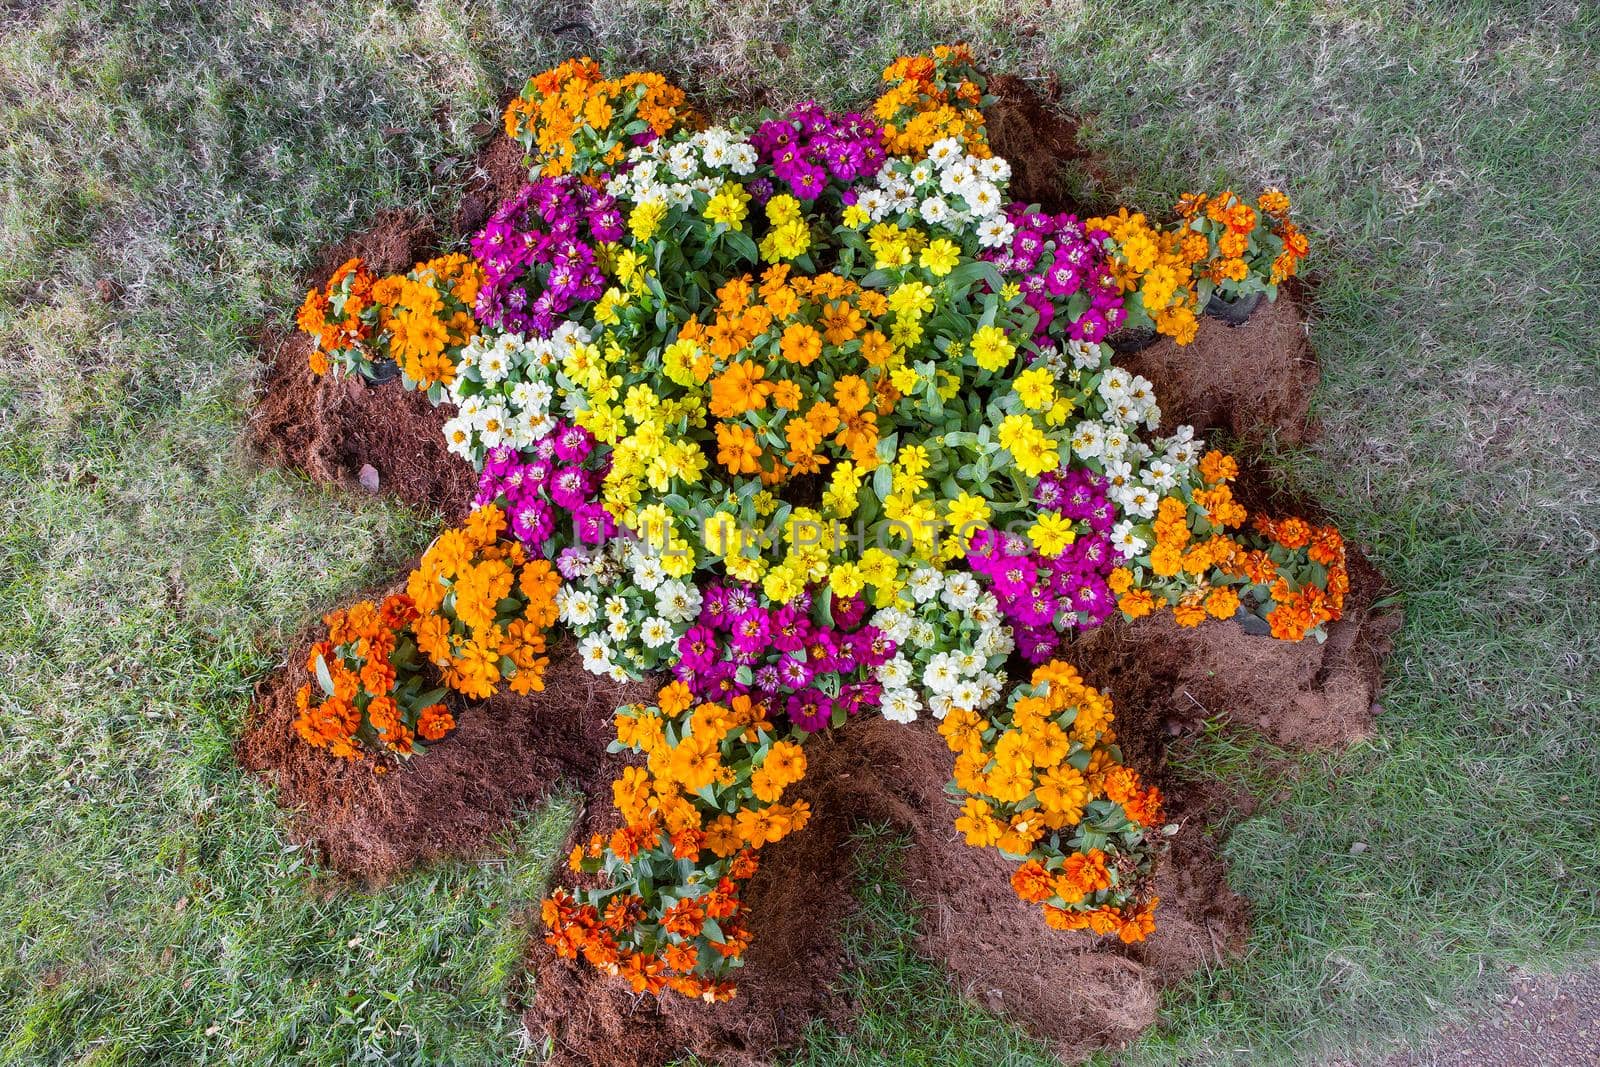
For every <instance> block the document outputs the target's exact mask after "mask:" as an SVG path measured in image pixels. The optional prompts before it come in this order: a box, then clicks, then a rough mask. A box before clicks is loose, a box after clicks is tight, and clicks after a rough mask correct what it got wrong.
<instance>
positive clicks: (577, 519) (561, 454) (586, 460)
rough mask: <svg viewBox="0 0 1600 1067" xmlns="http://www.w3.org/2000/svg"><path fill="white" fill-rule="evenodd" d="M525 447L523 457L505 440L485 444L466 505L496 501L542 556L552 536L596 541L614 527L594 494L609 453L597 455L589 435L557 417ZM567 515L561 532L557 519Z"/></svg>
mask: <svg viewBox="0 0 1600 1067" xmlns="http://www.w3.org/2000/svg"><path fill="white" fill-rule="evenodd" d="M530 451H531V452H532V456H533V458H532V459H524V458H523V455H522V453H521V452H519V451H518V450H517V449H515V448H513V447H511V446H510V445H500V446H498V447H496V448H492V449H490V450H489V451H488V453H487V454H486V455H485V456H484V458H483V473H482V474H481V475H479V476H478V495H477V497H476V498H475V499H474V500H473V502H472V506H473V507H482V506H483V505H485V504H489V503H493V502H499V504H500V506H501V507H503V508H504V509H505V512H506V518H507V519H508V520H509V521H510V523H511V532H512V533H514V534H516V536H517V539H518V540H520V541H521V542H522V543H523V544H525V545H527V546H528V548H529V550H530V551H532V552H533V553H535V554H536V555H540V556H543V557H544V558H546V559H549V558H550V557H551V556H552V555H553V553H554V549H552V548H551V547H550V542H551V541H552V540H556V541H557V542H558V544H559V543H573V542H576V543H579V544H585V545H598V544H604V543H605V541H606V540H607V538H609V537H611V536H612V535H613V534H615V533H616V532H617V524H616V521H615V520H614V519H612V517H611V513H610V512H609V511H607V510H606V509H605V507H604V506H603V505H602V504H601V503H600V500H599V495H600V485H601V483H602V482H603V481H604V480H605V476H606V472H607V471H608V470H609V469H610V466H611V460H610V453H609V452H607V453H605V454H604V458H602V453H601V451H599V450H597V449H596V448H595V439H594V435H592V434H591V433H589V431H588V430H585V429H584V428H583V427H582V426H574V425H573V424H572V423H569V422H567V421H565V420H560V421H558V422H557V423H556V427H555V429H554V430H552V431H551V432H550V433H548V434H546V435H545V436H543V437H541V438H539V440H537V441H535V442H534V444H533V446H532V448H531V450H530ZM568 516H570V521H571V523H572V529H571V535H570V537H564V536H561V534H562V531H561V530H559V529H558V526H557V523H558V520H560V519H563V518H566V517H568ZM547 549H548V551H547Z"/></svg>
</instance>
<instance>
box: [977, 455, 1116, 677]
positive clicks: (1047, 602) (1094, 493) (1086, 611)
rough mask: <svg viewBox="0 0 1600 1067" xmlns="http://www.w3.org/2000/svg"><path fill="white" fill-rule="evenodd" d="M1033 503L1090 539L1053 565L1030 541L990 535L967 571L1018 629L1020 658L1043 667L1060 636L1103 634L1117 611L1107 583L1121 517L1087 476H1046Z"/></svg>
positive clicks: (981, 540) (980, 537)
mask: <svg viewBox="0 0 1600 1067" xmlns="http://www.w3.org/2000/svg"><path fill="white" fill-rule="evenodd" d="M1034 500H1035V501H1036V502H1037V503H1038V504H1039V508H1040V511H1041V512H1055V513H1056V514H1058V515H1061V516H1063V517H1065V518H1068V519H1072V520H1073V521H1075V522H1078V523H1081V524H1082V525H1083V526H1085V527H1087V528H1088V532H1087V533H1085V534H1080V535H1079V536H1078V538H1077V539H1076V540H1075V541H1073V542H1072V544H1070V545H1068V546H1067V547H1066V549H1065V550H1064V551H1063V552H1062V553H1061V555H1059V556H1057V557H1055V558H1054V559H1050V558H1047V557H1045V556H1043V555H1041V554H1040V553H1039V552H1037V551H1035V550H1034V548H1033V546H1032V545H1031V544H1030V543H1029V542H1028V540H1027V539H1026V538H1024V537H1019V536H1017V535H1016V534H1011V533H1006V532H1003V531H1000V530H984V531H981V532H979V533H977V534H974V535H973V538H972V546H971V548H970V549H969V550H968V552H967V563H968V565H969V566H971V568H972V570H973V572H974V573H976V574H977V575H979V577H980V578H981V579H982V580H984V581H985V583H986V584H987V585H988V586H989V587H990V588H991V589H992V590H993V591H994V594H995V597H996V599H998V600H999V601H1000V613H1001V614H1002V615H1004V616H1005V617H1006V618H1007V619H1008V620H1010V622H1011V623H1012V625H1013V626H1014V627H1015V629H1016V641H1017V649H1018V651H1020V652H1021V653H1022V655H1023V656H1024V657H1025V658H1026V659H1027V660H1028V661H1029V662H1030V663H1044V662H1046V661H1047V660H1049V659H1051V658H1052V657H1053V656H1054V655H1055V654H1056V652H1057V651H1058V650H1059V648H1060V646H1061V631H1062V630H1066V629H1072V628H1078V629H1089V628H1092V627H1095V626H1099V625H1100V624H1101V623H1103V622H1105V621H1106V620H1107V619H1109V618H1110V617H1111V615H1112V613H1113V612H1114V611H1115V610H1116V606H1117V598H1116V595H1115V594H1113V593H1112V592H1111V587H1110V585H1108V584H1107V581H1106V580H1107V578H1108V577H1109V576H1110V574H1111V572H1112V570H1114V569H1115V568H1116V565H1117V555H1116V552H1115V551H1113V548H1112V544H1111V538H1110V537H1109V536H1108V535H1109V534H1110V532H1111V528H1112V527H1113V526H1114V525H1115V524H1116V509H1115V508H1114V507H1113V506H1112V504H1111V501H1110V500H1108V499H1107V498H1106V490H1105V485H1104V484H1103V483H1102V482H1101V480H1100V479H1099V478H1098V477H1096V476H1095V475H1094V474H1092V473H1090V472H1089V471H1085V470H1081V469H1074V470H1071V471H1067V472H1066V473H1064V474H1063V473H1058V472H1051V473H1049V474H1046V475H1044V476H1043V477H1042V478H1040V479H1039V482H1038V485H1037V486H1036V487H1035V489H1034Z"/></svg>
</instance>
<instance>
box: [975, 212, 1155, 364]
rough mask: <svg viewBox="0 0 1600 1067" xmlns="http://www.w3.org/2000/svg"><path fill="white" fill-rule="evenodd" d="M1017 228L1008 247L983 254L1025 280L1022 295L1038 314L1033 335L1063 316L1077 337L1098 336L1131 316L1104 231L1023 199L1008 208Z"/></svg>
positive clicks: (1045, 330) (1038, 335)
mask: <svg viewBox="0 0 1600 1067" xmlns="http://www.w3.org/2000/svg"><path fill="white" fill-rule="evenodd" d="M1006 216H1007V217H1008V218H1009V219H1010V220H1011V224H1012V225H1013V226H1014V227H1016V229H1015V232H1014V233H1013V235H1012V237H1011V244H1010V246H1009V247H1002V248H998V249H994V250H992V251H989V252H986V253H984V258H985V259H988V260H991V261H992V262H993V263H994V265H995V266H996V267H997V268H998V269H999V270H1000V271H1001V272H1002V273H1005V274H1012V275H1017V276H1019V277H1020V279H1021V285H1022V293H1023V300H1024V301H1025V302H1026V303H1027V305H1028V306H1029V307H1031V308H1033V310H1034V311H1036V312H1038V314H1039V322H1038V325H1036V326H1035V327H1034V329H1033V333H1034V337H1035V338H1038V339H1040V340H1042V339H1044V337H1045V336H1046V335H1048V334H1049V333H1050V327H1051V323H1053V322H1054V321H1055V318H1056V315H1057V314H1062V315H1065V316H1066V318H1067V322H1068V327H1067V333H1068V335H1069V336H1070V337H1071V338H1072V339H1073V340H1074V341H1088V342H1094V341H1100V340H1104V339H1105V337H1106V336H1107V335H1108V334H1112V333H1115V332H1116V331H1117V329H1118V328H1119V327H1120V326H1121V325H1122V322H1123V320H1124V319H1125V318H1126V317H1127V312H1126V311H1125V310H1124V309H1123V300H1122V288H1121V286H1119V285H1118V284H1117V279H1116V277H1115V276H1113V275H1112V273H1111V269H1110V267H1109V265H1108V264H1107V263H1106V259H1105V254H1104V253H1103V252H1102V251H1100V249H1101V248H1103V241H1104V239H1105V237H1106V234H1105V232H1104V231H1103V230H1095V231H1093V232H1090V233H1086V232H1085V231H1084V228H1083V224H1082V223H1080V222H1079V221H1078V217H1077V216H1076V215H1047V214H1045V213H1044V212H1042V211H1033V210H1030V209H1029V208H1028V207H1027V206H1026V205H1024V204H1012V205H1011V206H1009V207H1008V208H1006Z"/></svg>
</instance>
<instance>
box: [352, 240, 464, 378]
mask: <svg viewBox="0 0 1600 1067" xmlns="http://www.w3.org/2000/svg"><path fill="white" fill-rule="evenodd" d="M482 285H483V268H482V267H481V266H479V265H478V262H477V260H475V259H471V258H470V257H468V256H463V255H461V254H460V253H451V254H450V255H448V256H440V257H439V258H437V259H430V260H428V261H427V262H426V263H418V264H417V265H416V266H415V267H413V268H412V269H411V273H409V274H404V275H399V274H395V275H390V276H389V277H387V278H384V279H383V280H382V281H380V282H378V283H377V284H375V285H374V286H373V287H372V296H373V299H374V300H376V301H377V302H378V329H379V331H380V333H381V334H383V335H385V336H386V337H387V339H388V343H389V356H390V358H391V359H393V360H394V361H395V362H397V363H399V364H400V369H401V370H403V371H405V374H406V377H407V378H409V379H411V381H413V382H415V383H417V385H418V387H419V388H422V389H427V388H429V387H430V386H433V385H434V384H439V385H449V384H450V383H451V381H453V380H454V379H455V376H456V358H457V356H458V355H459V354H460V351H461V349H462V348H463V347H464V346H465V345H466V344H467V342H469V341H471V340H472V339H473V337H475V336H477V333H478V323H477V320H476V319H474V318H473V317H472V305H473V303H474V301H476V300H477V299H478V289H479V288H480V287H481V286H482Z"/></svg>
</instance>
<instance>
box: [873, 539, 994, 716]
mask: <svg viewBox="0 0 1600 1067" xmlns="http://www.w3.org/2000/svg"><path fill="white" fill-rule="evenodd" d="M872 625H874V626H876V627H878V628H879V629H880V630H882V631H883V633H884V636H885V637H887V638H888V639H889V640H891V641H893V642H895V643H896V644H897V645H898V646H899V647H898V648H897V649H896V651H895V654H894V657H893V658H892V659H890V660H889V661H888V662H887V663H884V664H882V665H881V666H880V667H878V671H877V678H878V682H879V683H880V684H881V685H882V686H883V698H882V701H881V707H882V711H883V717H884V718H886V719H888V720H890V721H891V722H902V723H904V722H912V721H914V720H915V719H916V717H917V712H919V711H921V710H922V708H923V696H925V697H926V699H927V707H928V709H929V710H930V711H931V712H932V713H933V717H934V718H936V719H942V718H944V717H945V715H946V714H947V713H948V712H949V711H950V709H951V708H965V709H967V710H969V711H981V710H983V709H984V708H987V707H989V706H990V705H992V704H993V703H994V702H995V701H997V700H999V699H1000V696H1001V694H1002V693H1004V691H1005V681H1006V680H1005V674H1004V672H1003V671H1002V670H1001V666H1002V665H1003V664H1004V663H1005V659H1006V657H1007V656H1009V655H1010V654H1011V651H1012V649H1013V648H1014V647H1015V642H1014V641H1013V639H1012V636H1011V628H1010V627H1009V626H1006V625H1004V623H1003V620H1002V619H1001V616H1000V605H999V602H998V601H996V600H995V597H994V594H993V593H987V592H984V591H983V587H982V586H980V585H979V584H978V580H977V579H976V578H974V577H973V576H972V575H971V574H969V573H967V572H966V571H953V572H951V573H948V574H941V573H940V572H938V571H936V570H934V569H933V568H931V567H923V568H920V569H918V570H917V571H915V572H913V573H912V575H911V577H910V580H909V581H908V582H907V583H906V588H905V590H904V592H903V593H902V595H901V601H900V603H899V604H897V605H894V606H892V607H887V608H883V609H880V610H879V611H878V612H876V613H875V614H874V615H873V616H872ZM919 691H920V694H921V695H919Z"/></svg>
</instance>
